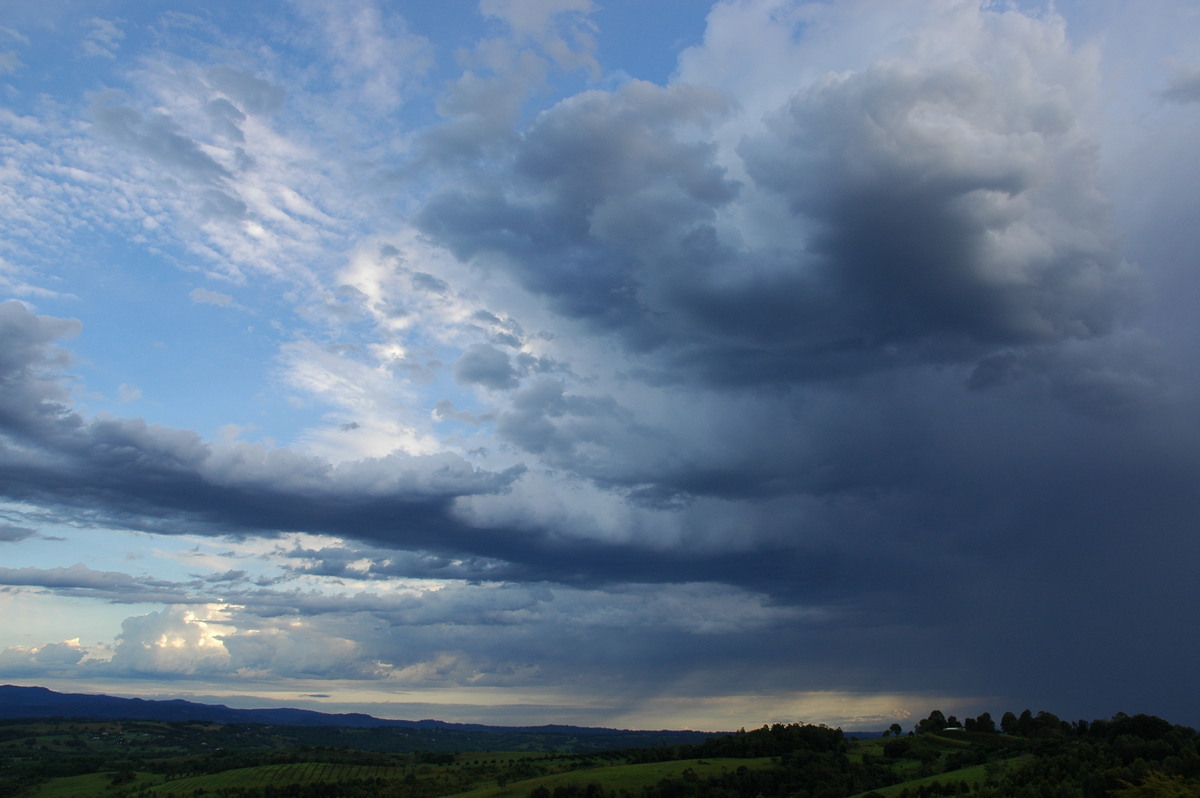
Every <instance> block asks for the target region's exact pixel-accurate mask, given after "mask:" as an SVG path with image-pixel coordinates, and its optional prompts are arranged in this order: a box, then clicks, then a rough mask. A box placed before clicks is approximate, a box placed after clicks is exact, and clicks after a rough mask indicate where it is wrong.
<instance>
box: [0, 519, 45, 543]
mask: <svg viewBox="0 0 1200 798" xmlns="http://www.w3.org/2000/svg"><path fill="white" fill-rule="evenodd" d="M36 537H41V536H40V535H39V534H38V533H37V530H34V529H29V528H27V527H23V526H13V525H12V524H0V543H17V542H19V541H22V540H28V539H29V538H36Z"/></svg>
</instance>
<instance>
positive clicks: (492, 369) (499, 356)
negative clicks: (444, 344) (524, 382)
mask: <svg viewBox="0 0 1200 798" xmlns="http://www.w3.org/2000/svg"><path fill="white" fill-rule="evenodd" d="M454 377H455V379H457V380H458V381H459V382H460V383H463V384H464V385H482V386H484V387H485V388H491V389H492V390H497V391H498V390H504V389H506V388H515V387H516V386H517V372H516V369H514V368H513V365H512V361H511V360H509V357H508V355H507V354H505V353H504V352H502V351H500V350H499V349H497V348H496V347H494V346H488V345H487V344H473V345H472V346H470V347H469V348H468V349H467V351H466V352H464V353H463V356H462V357H460V358H459V359H458V364H457V365H456V366H455V367H454Z"/></svg>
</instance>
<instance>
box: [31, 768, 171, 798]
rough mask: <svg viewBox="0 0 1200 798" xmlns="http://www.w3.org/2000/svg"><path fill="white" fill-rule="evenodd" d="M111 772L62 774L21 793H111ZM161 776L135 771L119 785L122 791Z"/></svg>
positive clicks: (45, 796)
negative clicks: (80, 774)
mask: <svg viewBox="0 0 1200 798" xmlns="http://www.w3.org/2000/svg"><path fill="white" fill-rule="evenodd" d="M112 777H113V774H112V773H88V774H87V775H84V776H64V777H62V778H58V779H51V780H50V781H48V782H46V783H45V784H40V785H38V786H37V787H35V788H33V789H32V790H31V791H29V792H26V793H22V795H23V796H28V798H81V796H92V795H112V794H113V792H114V788H113V783H112ZM162 780H163V777H162V776H160V775H157V774H154V773H137V774H135V778H134V780H133V781H127V782H125V783H124V784H122V785H121V789H122V790H123V791H125V790H130V789H136V788H140V787H150V786H152V785H155V784H160V783H161V782H162Z"/></svg>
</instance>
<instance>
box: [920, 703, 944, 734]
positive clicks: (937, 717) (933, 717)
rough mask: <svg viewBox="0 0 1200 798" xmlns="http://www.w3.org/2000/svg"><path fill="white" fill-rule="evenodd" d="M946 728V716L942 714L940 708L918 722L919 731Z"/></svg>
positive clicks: (938, 730) (935, 730)
mask: <svg viewBox="0 0 1200 798" xmlns="http://www.w3.org/2000/svg"><path fill="white" fill-rule="evenodd" d="M944 728H946V716H945V715H943V714H942V711H941V710H940V709H935V710H934V711H933V712H930V713H929V717H927V718H925V720H923V721H920V722H919V723H917V733H918V734H925V733H927V732H940V731H941V730H942V729H944Z"/></svg>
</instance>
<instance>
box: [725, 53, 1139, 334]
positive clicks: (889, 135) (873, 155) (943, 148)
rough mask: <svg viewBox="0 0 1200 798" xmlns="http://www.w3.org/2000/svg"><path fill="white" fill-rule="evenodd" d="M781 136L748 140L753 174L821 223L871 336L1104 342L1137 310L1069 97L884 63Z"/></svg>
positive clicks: (825, 266)
mask: <svg viewBox="0 0 1200 798" xmlns="http://www.w3.org/2000/svg"><path fill="white" fill-rule="evenodd" d="M1012 94H1016V97H1012V96H1010V95H1012ZM1031 94H1032V92H1031ZM998 106H999V108H1000V109H1002V110H1000V111H999V112H998V111H997V107H998ZM768 130H769V133H768V134H766V135H765V136H763V137H759V138H755V139H751V140H749V141H747V143H746V144H745V145H744V147H743V154H744V156H745V157H746V160H747V165H748V167H749V169H750V172H751V174H752V175H753V176H754V177H755V178H756V180H757V181H758V182H759V183H761V184H762V185H764V186H767V187H769V188H771V189H774V190H776V191H779V192H780V193H781V194H783V195H784V196H785V197H787V199H788V201H789V203H790V205H791V208H792V210H793V211H794V212H795V213H797V214H799V215H801V216H803V217H806V218H808V219H811V220H813V221H814V222H816V223H817V228H816V231H815V235H814V238H813V246H812V250H813V254H814V255H815V261H816V267H817V269H818V270H819V272H820V274H821V278H822V280H823V281H824V282H826V283H827V284H828V285H830V286H831V288H832V290H831V293H832V294H833V296H834V298H835V301H836V307H837V308H838V312H839V314H841V315H842V319H843V321H844V322H845V328H846V330H847V332H848V333H850V332H851V331H852V332H853V334H856V335H859V336H862V338H863V339H864V340H865V341H866V342H867V343H868V345H871V346H886V345H889V344H907V343H910V342H914V341H929V340H933V341H935V342H936V341H939V340H944V339H948V340H949V342H951V343H953V342H955V341H963V342H966V343H976V344H985V345H988V344H1022V343H1029V342H1036V341H1046V340H1059V339H1062V338H1066V337H1090V336H1094V335H1099V334H1103V333H1105V332H1108V331H1110V330H1111V329H1112V328H1113V326H1114V324H1115V323H1116V322H1117V321H1118V320H1120V319H1121V318H1122V316H1124V315H1126V312H1127V305H1128V298H1127V297H1128V294H1129V293H1130V291H1131V289H1134V288H1135V287H1136V286H1135V284H1134V283H1133V282H1132V281H1131V280H1130V279H1129V278H1130V276H1131V275H1130V272H1131V269H1130V268H1129V267H1128V266H1127V265H1126V264H1125V263H1124V261H1123V258H1122V257H1121V255H1120V252H1119V250H1118V248H1117V245H1116V239H1115V236H1113V234H1112V233H1111V232H1109V224H1110V213H1109V210H1108V208H1107V206H1106V205H1105V203H1104V202H1103V201H1102V200H1099V199H1098V198H1097V194H1096V191H1095V180H1096V178H1095V163H1094V160H1095V159H1094V155H1093V149H1092V145H1091V144H1090V142H1088V141H1087V140H1086V139H1085V138H1082V137H1081V136H1080V134H1079V132H1078V131H1077V130H1076V129H1075V123H1074V120H1073V112H1072V108H1071V106H1070V105H1069V103H1068V102H1067V100H1066V99H1065V98H1064V99H1061V100H1058V101H1054V100H1051V101H1045V100H1038V101H1035V100H1034V99H1033V97H1032V96H1031V97H1025V96H1022V94H1021V92H1020V91H1019V89H1018V90H1015V91H1014V89H1013V88H1012V87H1010V86H1008V85H1006V84H998V83H997V82H996V81H995V80H994V79H990V78H989V77H988V76H986V75H983V74H979V73H975V72H973V71H972V70H969V69H934V70H926V71H914V70H911V69H905V68H889V67H873V68H871V69H869V70H867V71H865V72H862V73H858V74H855V75H853V76H851V77H848V78H845V79H835V80H830V81H828V82H826V83H824V84H821V85H818V86H816V87H814V88H813V89H811V90H809V91H807V92H805V93H804V94H802V95H800V96H797V97H796V98H795V99H793V100H792V101H791V103H789V105H788V107H787V108H786V109H785V110H784V111H783V112H781V113H780V114H778V115H777V116H775V117H774V118H773V119H771V120H770V121H769V122H768ZM1047 154H1052V155H1053V159H1052V160H1051V159H1049V158H1047ZM1031 241H1032V242H1035V243H1036V244H1037V247H1036V249H1033V248H1031V247H1030V242H1031Z"/></svg>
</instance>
